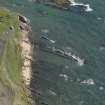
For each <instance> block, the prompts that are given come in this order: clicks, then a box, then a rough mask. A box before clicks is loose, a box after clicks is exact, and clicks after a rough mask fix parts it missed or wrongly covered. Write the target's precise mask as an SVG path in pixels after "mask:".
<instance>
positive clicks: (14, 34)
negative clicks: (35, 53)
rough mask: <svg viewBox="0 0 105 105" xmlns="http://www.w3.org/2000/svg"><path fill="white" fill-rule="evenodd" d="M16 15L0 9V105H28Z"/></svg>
mask: <svg viewBox="0 0 105 105" xmlns="http://www.w3.org/2000/svg"><path fill="white" fill-rule="evenodd" d="M20 36H21V35H20V29H19V19H18V14H17V13H14V12H11V11H9V10H8V9H5V8H2V7H0V94H3V95H1V97H0V105H29V103H28V98H27V93H26V90H25V88H24V86H23V84H22V80H21V65H22V59H21V48H20V46H19V40H20Z"/></svg>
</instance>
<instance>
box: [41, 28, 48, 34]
mask: <svg viewBox="0 0 105 105" xmlns="http://www.w3.org/2000/svg"><path fill="white" fill-rule="evenodd" d="M41 32H42V33H45V34H47V33H49V30H48V29H42V30H41Z"/></svg>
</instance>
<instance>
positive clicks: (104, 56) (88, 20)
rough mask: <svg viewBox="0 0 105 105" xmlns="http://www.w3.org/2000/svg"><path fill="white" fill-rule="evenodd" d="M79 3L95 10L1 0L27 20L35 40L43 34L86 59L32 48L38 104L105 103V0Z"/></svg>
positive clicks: (96, 104) (59, 45)
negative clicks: (69, 9) (77, 11)
mask: <svg viewBox="0 0 105 105" xmlns="http://www.w3.org/2000/svg"><path fill="white" fill-rule="evenodd" d="M78 1H79V0H78ZM81 2H84V3H89V4H90V5H91V7H92V8H93V9H94V11H92V12H90V13H76V12H73V11H72V12H68V11H63V10H58V9H56V8H52V7H48V6H44V5H43V4H38V3H35V2H34V1H31V0H30V1H28V0H0V5H2V6H3V5H4V6H6V7H8V8H10V9H11V10H15V11H18V12H20V13H22V14H24V15H25V16H27V17H28V18H29V19H30V21H31V25H32V31H33V32H32V33H33V39H34V40H38V39H39V37H40V36H42V35H45V36H47V37H48V38H49V39H52V40H55V41H56V42H55V43H54V44H51V43H49V42H46V41H45V42H44V43H47V44H49V45H50V46H56V47H58V48H60V49H64V50H66V51H69V52H72V53H73V54H76V55H78V56H79V57H80V58H82V59H85V60H86V64H84V65H82V66H80V65H79V64H78V63H77V62H75V61H74V60H72V59H69V60H67V59H64V58H61V57H58V56H56V55H53V54H51V53H49V52H44V51H42V50H38V49H35V51H34V54H35V58H36V60H37V61H36V63H33V80H32V88H33V90H34V92H33V96H34V99H35V100H36V101H37V103H39V104H41V103H43V102H44V103H48V104H49V105H105V12H104V11H105V8H104V6H105V1H102V0H100V1H99V0H91V1H89V0H85V1H84V0H81Z"/></svg>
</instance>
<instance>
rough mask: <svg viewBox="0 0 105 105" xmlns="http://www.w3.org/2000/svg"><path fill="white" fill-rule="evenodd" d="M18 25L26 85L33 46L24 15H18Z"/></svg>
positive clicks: (27, 83) (27, 22)
mask: <svg viewBox="0 0 105 105" xmlns="http://www.w3.org/2000/svg"><path fill="white" fill-rule="evenodd" d="M19 21H20V23H19V26H20V30H21V40H20V46H21V50H22V51H21V57H22V78H23V82H24V83H25V85H26V86H29V85H30V81H31V73H32V67H31V63H32V55H33V48H32V44H31V42H30V39H29V36H30V31H31V27H30V26H29V20H28V19H27V18H26V17H24V16H19Z"/></svg>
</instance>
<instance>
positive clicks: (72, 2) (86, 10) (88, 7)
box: [70, 1, 93, 12]
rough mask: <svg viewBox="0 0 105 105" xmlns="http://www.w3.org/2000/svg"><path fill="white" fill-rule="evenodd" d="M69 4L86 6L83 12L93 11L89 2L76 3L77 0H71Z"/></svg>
mask: <svg viewBox="0 0 105 105" xmlns="http://www.w3.org/2000/svg"><path fill="white" fill-rule="evenodd" d="M70 6H84V7H86V9H85V12H91V11H93V9H92V8H91V7H90V5H89V4H83V3H77V2H74V1H71V4H70Z"/></svg>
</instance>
